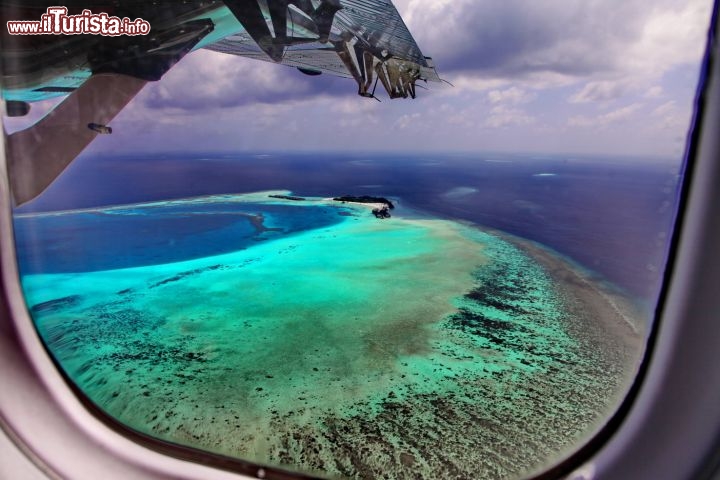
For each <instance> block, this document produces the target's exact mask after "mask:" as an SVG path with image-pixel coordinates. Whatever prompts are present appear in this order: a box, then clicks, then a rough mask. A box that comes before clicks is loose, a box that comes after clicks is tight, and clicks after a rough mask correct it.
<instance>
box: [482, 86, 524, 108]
mask: <svg viewBox="0 0 720 480" xmlns="http://www.w3.org/2000/svg"><path fill="white" fill-rule="evenodd" d="M534 98H535V94H534V93H530V92H526V91H525V90H523V89H522V88H518V87H510V88H507V89H505V90H491V91H490V92H488V100H490V103H510V104H513V105H517V104H520V103H527V102H529V101H531V100H533V99H534Z"/></svg>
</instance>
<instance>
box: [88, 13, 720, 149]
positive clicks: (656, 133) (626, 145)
mask: <svg viewBox="0 0 720 480" xmlns="http://www.w3.org/2000/svg"><path fill="white" fill-rule="evenodd" d="M710 3H711V2H710V1H709V0H689V1H684V0H652V1H649V0H617V1H609V0H546V1H543V2H528V1H527V0H505V1H503V2H498V1H495V0H396V1H395V4H396V6H397V7H398V10H399V11H400V13H401V15H402V16H403V18H404V19H405V21H406V23H407V24H408V27H409V29H410V31H411V32H412V33H413V35H414V36H415V38H416V40H417V42H418V44H419V46H420V48H421V49H422V51H423V53H424V54H425V55H429V56H432V57H433V59H434V60H435V63H436V64H437V66H438V70H439V72H440V73H441V76H443V78H445V79H447V80H448V81H449V82H451V83H452V84H453V85H454V87H453V88H450V87H447V86H445V85H443V84H430V85H428V87H429V88H430V90H429V91H425V90H419V95H418V98H417V99H416V100H414V101H411V100H393V101H390V100H389V99H383V102H382V103H379V102H375V101H373V100H368V99H363V98H360V97H358V96H357V95H356V90H357V87H356V85H355V83H354V82H353V81H352V80H347V79H339V78H334V77H329V76H327V75H323V76H321V77H307V76H304V75H302V74H300V73H299V72H297V71H296V70H295V69H292V68H289V67H284V66H280V65H273V64H269V63H265V62H258V61H252V60H248V59H244V58H239V57H234V56H230V55H223V54H220V53H216V52H210V51H198V52H194V53H192V54H190V55H188V56H187V57H186V58H185V59H183V60H182V61H181V62H179V64H178V65H176V67H174V68H173V69H172V70H171V71H170V72H169V73H168V74H166V76H165V78H163V80H161V81H160V82H157V83H153V84H150V85H148V86H147V87H146V88H145V89H144V90H143V92H141V94H140V95H139V96H138V98H137V99H136V100H135V101H134V102H133V103H132V104H131V105H130V106H129V107H128V108H127V109H126V110H125V111H124V112H122V113H121V115H120V116H119V117H118V118H117V119H116V120H115V122H114V127H115V131H116V132H118V133H119V134H118V135H115V134H113V135H112V137H113V138H107V139H102V141H99V142H96V143H97V145H93V148H94V149H102V148H111V147H112V148H115V147H118V146H120V145H122V146H123V148H134V146H136V147H137V148H144V149H145V148H151V149H157V150H162V149H163V148H167V145H166V144H165V142H164V141H163V140H164V139H166V138H167V139H170V138H173V141H172V142H168V143H169V145H172V146H173V147H175V148H178V149H180V148H182V149H195V150H209V149H210V150H212V149H240V150H256V149H275V150H277V149H299V150H338V149H346V150H347V149H363V150H432V151H448V150H481V151H482V150H486V151H487V150H503V151H512V150H515V151H526V152H540V153H558V152H577V153H611V154H633V155H638V154H640V155H655V156H658V155H659V156H664V157H678V158H679V155H680V153H681V152H682V150H683V144H684V139H685V135H686V130H687V125H688V122H689V119H690V115H691V112H692V100H693V96H694V92H695V88H696V84H697V80H698V78H697V77H698V72H699V62H700V59H701V57H702V54H703V50H704V45H705V36H706V31H707V25H708V23H709V16H710V7H711V5H710ZM122 132H127V133H128V134H132V135H134V139H135V141H134V143H128V142H127V141H126V140H127V139H125V140H123V138H122V137H123V134H122ZM180 132H182V133H180ZM158 139H160V140H158Z"/></svg>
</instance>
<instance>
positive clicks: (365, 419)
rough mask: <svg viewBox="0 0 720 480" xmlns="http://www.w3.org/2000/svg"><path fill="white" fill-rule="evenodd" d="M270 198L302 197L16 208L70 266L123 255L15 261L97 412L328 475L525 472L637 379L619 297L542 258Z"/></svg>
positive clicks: (478, 237) (63, 360) (532, 250)
mask: <svg viewBox="0 0 720 480" xmlns="http://www.w3.org/2000/svg"><path fill="white" fill-rule="evenodd" d="M271 194H273V195H288V194H289V192H258V193H255V194H245V195H221V196H211V197H201V198H193V199H186V200H174V201H168V202H154V203H146V204H135V205H125V206H118V207H108V208H100V209H90V210H82V211H69V212H56V213H51V214H29V215H20V216H18V217H16V227H18V228H17V230H18V232H20V235H19V236H18V243H19V244H20V245H24V244H26V243H27V242H28V238H29V237H28V238H23V233H22V232H29V231H32V228H30V229H28V225H34V226H35V227H38V228H40V225H44V227H42V228H48V229H49V230H48V231H47V232H44V233H45V234H46V235H50V233H52V236H50V237H46V238H66V240H67V238H70V237H72V240H67V241H71V242H76V243H74V244H73V245H72V247H73V248H76V250H77V252H78V257H77V258H81V254H82V252H83V251H86V252H90V251H92V252H96V251H98V252H102V251H105V252H111V253H109V254H107V255H105V257H103V256H102V254H100V256H99V257H98V258H95V257H93V255H95V253H87V255H86V256H87V257H93V258H95V259H94V260H92V261H88V265H85V266H83V265H78V264H77V262H79V260H77V259H75V260H72V262H70V263H68V259H67V258H65V259H64V260H63V259H62V258H59V257H62V256H63V253H62V252H64V251H67V252H72V251H73V248H71V246H68V245H64V247H63V248H64V249H58V248H56V249H55V250H53V249H49V250H48V251H45V252H38V251H32V249H30V250H27V251H25V253H24V256H23V257H22V258H24V259H25V260H24V264H25V266H24V267H23V261H21V273H22V285H23V288H24V291H25V293H26V298H27V302H28V307H29V309H30V312H31V314H32V316H33V318H34V320H35V322H36V325H37V328H38V330H39V332H40V334H41V336H42V338H43V339H44V341H45V343H46V345H47V347H48V349H49V351H50V352H51V354H52V355H53V356H54V357H55V359H56V360H57V361H58V363H59V364H60V365H61V367H62V368H63V369H64V371H65V372H66V374H67V375H68V377H69V378H70V379H71V380H72V381H73V382H74V383H75V384H76V385H77V386H78V387H79V388H80V389H81V390H82V391H83V392H85V394H86V395H87V396H88V397H89V399H90V400H91V401H92V402H93V403H94V404H96V405H97V406H98V407H99V408H100V409H102V410H103V411H105V412H106V413H108V414H109V415H111V416H112V417H114V418H116V419H117V420H119V421H120V422H122V423H124V424H125V425H127V426H129V427H130V428H132V429H134V430H137V431H139V432H142V433H144V434H148V435H151V436H154V437H157V438H160V439H162V440H165V441H169V442H173V443H177V444H181V445H185V446H191V447H195V448H198V449H201V450H206V451H210V452H214V453H219V454H223V455H228V456H232V457H236V458H241V459H243V460H248V461H251V462H256V463H258V464H264V465H270V466H275V467H280V468H284V469H288V470H292V471H300V472H304V473H308V474H311V475H318V476H322V477H332V478H380V477H383V478H513V477H517V476H520V475H522V474H525V473H529V472H532V471H534V470H536V469H538V468H540V467H542V466H543V465H545V464H547V463H548V462H552V461H555V460H558V459H559V458H560V457H561V455H563V454H566V453H568V452H569V451H571V450H572V448H574V447H575V446H577V443H578V442H579V441H580V440H582V439H583V438H585V437H587V436H588V435H589V434H590V433H591V432H592V431H593V429H594V428H597V426H598V425H600V424H601V423H602V421H603V420H604V419H605V417H606V416H607V415H608V414H609V412H610V411H611V409H612V408H613V406H614V405H615V404H616V402H617V400H618V398H619V397H620V396H621V394H622V392H623V390H624V388H625V386H626V383H627V379H628V378H629V377H630V375H631V374H632V373H633V372H634V368H635V364H636V358H637V354H638V352H639V348H638V347H637V344H638V342H637V338H635V335H634V333H633V332H632V330H631V329H625V330H623V328H624V327H623V326H622V322H621V321H620V320H619V319H618V318H616V317H617V316H618V315H617V304H618V300H617V299H615V300H611V299H610V298H609V296H608V295H610V293H608V292H601V289H600V287H599V286H598V285H594V284H592V282H591V281H590V280H588V279H587V278H586V277H584V276H583V274H582V272H579V271H577V270H575V269H573V267H571V266H570V265H568V264H567V263H565V262H563V261H562V260H561V259H560V258H558V257H555V256H553V255H552V254H550V253H548V252H547V251H546V250H542V249H539V248H536V247H534V246H533V245H531V244H530V243H528V242H520V241H515V240H513V239H510V238H508V237H506V236H503V235H501V234H498V233H491V232H487V231H482V230H480V229H478V228H477V227H474V226H471V225H465V224H461V223H458V222H453V221H450V220H443V219H438V218H430V217H428V216H426V215H421V214H418V213H417V212H412V211H410V210H408V209H403V208H398V209H396V210H395V211H393V217H392V218H390V219H387V220H378V219H376V218H374V216H373V215H372V214H371V212H370V208H369V207H368V206H367V205H360V204H350V203H338V202H333V201H332V200H329V199H321V198H307V199H305V200H304V201H294V200H289V199H282V198H272V197H269V195H271ZM217 219H222V221H220V220H217ZM210 220H212V221H210ZM216 220H217V221H216ZM209 221H210V223H208V222H209ZM143 222H145V223H143ZM158 222H160V223H162V222H166V225H165V226H166V229H165V230H164V231H163V232H160V233H158V232H157V231H155V230H152V229H148V228H147V226H148V225H156V224H158ZM167 222H170V223H167ZM193 222H195V223H193ZM197 222H200V223H197ZM70 225H72V227H71V226H70ZM78 225H81V226H80V227H79V226H78ZM92 225H96V226H98V225H99V227H98V230H99V231H100V230H102V231H105V232H113V233H112V235H111V236H110V237H107V238H105V237H104V238H103V239H102V240H98V238H96V237H94V235H95V236H96V235H100V234H99V233H97V232H92V231H91V230H92V228H91V227H92ZM73 231H75V232H76V234H75V235H74V236H73V235H72V232H73ZM63 232H64V235H65V237H63ZM77 232H83V234H82V235H79V234H77ZM121 232H126V236H127V235H129V237H128V238H125V239H123V238H121V237H123V235H122V234H121ZM173 232H175V233H173ZM178 232H179V233H178ZM28 235H29V234H28ZM83 235H85V236H83ZM162 235H165V236H166V237H167V238H165V239H164V240H160V238H161V237H162ZM112 238H116V239H117V240H116V241H115V242H114V243H113V241H112ZM77 242H79V243H77ZM115 243H117V244H119V245H121V247H118V246H117V245H115ZM122 245H125V247H122ZM118 248H120V250H122V248H125V249H126V250H125V251H124V253H123V252H121V251H120V250H118ZM53 252H55V253H53ZM53 255H55V257H58V258H55V257H54V256H53ZM68 255H69V256H72V255H73V254H72V253H68V254H67V255H66V257H67V256H68ZM41 260H42V261H41ZM63 262H64V263H63ZM73 262H75V264H74V265H75V267H73V266H72V265H73ZM43 265H46V266H47V267H46V268H45V271H51V272H53V273H42V272H43V268H44V267H43Z"/></svg>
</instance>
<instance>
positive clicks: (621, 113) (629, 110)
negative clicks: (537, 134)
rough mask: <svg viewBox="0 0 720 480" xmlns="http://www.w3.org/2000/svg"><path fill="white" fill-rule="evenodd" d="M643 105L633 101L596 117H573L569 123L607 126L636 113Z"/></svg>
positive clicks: (574, 125) (579, 125)
mask: <svg viewBox="0 0 720 480" xmlns="http://www.w3.org/2000/svg"><path fill="white" fill-rule="evenodd" d="M641 106H642V105H640V104H639V103H633V104H631V105H627V106H625V107H622V108H618V109H616V110H613V111H611V112H608V113H604V114H602V115H597V116H594V117H588V116H583V115H577V116H574V117H571V118H570V120H569V121H568V125H570V126H573V127H606V126H608V125H611V124H613V123H618V122H620V121H622V120H625V119H627V118H628V117H629V116H631V115H632V114H633V113H635V112H636V111H637V110H638V109H639V108H640V107H641Z"/></svg>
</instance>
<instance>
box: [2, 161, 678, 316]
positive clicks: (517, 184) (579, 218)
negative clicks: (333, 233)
mask: <svg viewBox="0 0 720 480" xmlns="http://www.w3.org/2000/svg"><path fill="white" fill-rule="evenodd" d="M679 170H680V165H679V162H676V163H672V162H668V161H660V160H655V161H653V160H649V159H632V158H629V159H623V158H617V157H615V158H604V157H571V156H567V155H558V156H542V157H540V156H530V155H511V154H448V155H442V154H407V155H397V154H394V155H381V154H367V155H364V154H345V153H337V154H330V153H322V154H271V155H267V154H253V153H221V154H217V153H215V154H197V153H195V154H170V153H169V154H154V155H148V154H144V155H143V154H139V155H134V156H107V155H106V156H102V157H98V156H82V157H80V158H79V159H78V160H76V162H75V163H74V164H73V165H71V167H70V168H69V169H68V170H67V171H66V172H65V173H64V174H63V175H62V176H61V177H60V178H59V179H58V180H57V181H56V182H55V183H54V184H53V185H52V186H51V187H50V188H49V189H48V190H47V191H46V192H45V193H44V194H43V195H42V196H40V197H39V198H38V199H36V200H34V201H33V202H31V203H29V204H27V205H25V206H23V207H21V208H19V209H17V210H16V213H19V214H20V213H31V212H44V211H59V210H74V209H86V208H92V207H97V206H106V205H122V204H133V203H138V202H148V201H157V200H168V199H176V198H185V197H195V196H203V195H210V194H222V193H246V192H254V191H260V190H281V189H287V190H291V191H293V192H294V194H296V195H306V196H323V197H327V196H336V195H342V194H353V195H362V194H368V195H378V196H385V197H391V198H393V199H395V200H397V201H398V202H400V203H401V205H405V206H408V207H412V208H414V209H418V210H421V211H425V212H428V213H432V214H435V215H438V216H442V217H445V218H453V219H459V220H464V221H469V222H473V223H475V224H478V225H481V226H486V227H491V228H494V229H499V230H502V231H505V232H508V233H511V234H514V235H518V236H521V237H524V238H528V239H531V240H534V241H537V242H539V243H541V244H544V245H547V246H549V247H551V248H553V249H555V250H557V251H558V252H560V253H562V254H563V255H565V256H567V257H570V258H571V259H573V260H575V261H576V262H578V263H579V264H581V265H582V266H584V267H586V268H587V269H589V270H592V271H593V272H595V273H597V274H598V275H600V276H601V277H603V278H605V279H607V280H609V281H611V282H612V283H614V284H616V285H617V286H619V287H621V288H622V289H624V290H625V291H627V292H628V293H629V294H631V295H633V296H634V297H636V298H638V299H640V300H644V301H649V302H652V301H653V300H654V298H655V296H656V294H657V289H658V286H659V280H660V278H661V275H662V270H663V265H664V258H665V253H666V248H667V239H668V237H669V230H670V228H671V225H672V222H673V217H674V212H675V205H676V201H677V183H678V181H679V180H678V179H679V173H678V172H679ZM242 208H243V207H241V206H235V207H233V209H232V210H231V211H229V210H228V209H227V206H224V205H214V206H208V205H205V206H197V205H195V206H187V205H186V206H177V207H173V208H171V209H162V212H163V213H162V214H158V215H150V216H148V215H147V212H146V211H143V212H145V213H140V212H133V209H132V208H126V209H121V210H119V211H117V212H116V214H113V215H107V214H100V213H97V212H85V213H83V214H78V215H72V216H42V217H32V216H21V217H20V218H18V219H16V221H15V228H16V237H17V243H18V257H19V263H20V267H21V272H22V273H37V272H43V271H45V272H66V271H85V270H99V269H108V268H121V267H123V266H131V265H135V264H153V263H163V262H168V261H177V260H183V259H188V258H196V257H200V256H206V255H211V254H218V253H226V252H228V251H232V250H236V249H238V248H243V247H244V246H246V245H247V243H248V242H253V241H259V240H262V239H263V238H267V237H268V236H271V235H272V234H273V231H272V230H270V231H264V232H263V231H261V232H259V231H258V230H257V229H256V228H255V226H254V224H253V223H252V222H251V221H250V217H249V216H248V215H252V214H257V213H258V212H257V209H256V208H252V209H250V210H243V209H242ZM297 208H302V207H297ZM218 209H220V210H218ZM158 211H160V210H158ZM259 213H261V214H262V215H263V217H264V218H265V220H266V221H267V222H268V223H267V225H270V226H271V224H272V218H273V216H276V217H277V219H279V221H280V223H282V224H283V225H285V226H288V225H289V228H290V230H292V231H300V230H304V229H307V228H316V227H321V226H323V225H331V224H332V223H334V222H336V221H337V220H338V219H337V211H335V210H334V209H330V210H328V211H323V213H322V214H321V215H318V216H314V217H313V218H311V219H309V218H308V216H306V215H296V214H295V212H294V210H293V207H277V208H275V209H273V207H271V206H268V207H267V208H265V210H264V211H262V212H259ZM70 218H72V221H69V220H68V219H70ZM267 225H266V226H267ZM38 239H41V241H40V240H38ZM35 240H37V241H35Z"/></svg>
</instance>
